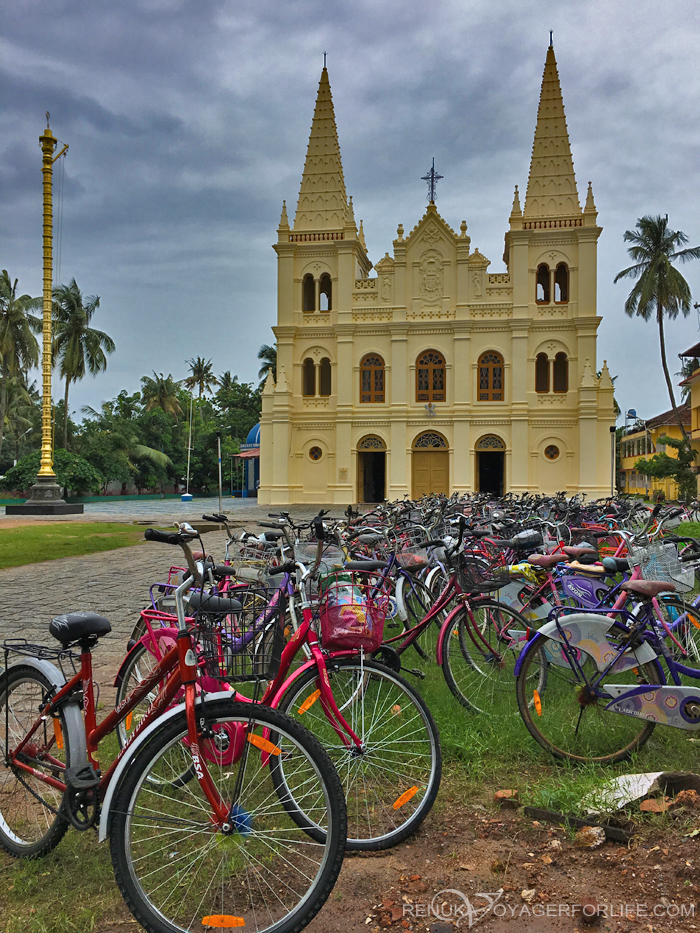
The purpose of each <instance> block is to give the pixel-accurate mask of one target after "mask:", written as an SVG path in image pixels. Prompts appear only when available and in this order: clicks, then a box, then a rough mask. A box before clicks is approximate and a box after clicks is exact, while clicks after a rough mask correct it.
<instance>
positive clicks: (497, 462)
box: [476, 450, 506, 496]
mask: <svg viewBox="0 0 700 933" xmlns="http://www.w3.org/2000/svg"><path fill="white" fill-rule="evenodd" d="M476 456H477V458H478V466H477V470H478V472H479V492H487V493H489V494H490V495H492V496H502V495H503V472H504V471H503V468H504V466H505V459H506V457H505V453H504V452H503V451H502V450H480V451H478V452H477V455H476Z"/></svg>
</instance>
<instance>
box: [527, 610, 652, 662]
mask: <svg viewBox="0 0 700 933" xmlns="http://www.w3.org/2000/svg"><path fill="white" fill-rule="evenodd" d="M613 624H614V620H613V619H611V618H609V617H608V616H602V615H601V616H598V615H590V614H588V613H583V612H581V613H573V614H572V615H569V616H564V617H563V618H562V619H560V620H559V626H560V627H561V629H562V630H563V631H564V632H565V633H566V638H567V639H568V641H569V644H570V645H571V646H572V647H573V648H578V649H579V651H584V652H585V653H586V654H588V655H590V656H591V657H592V658H593V660H594V661H595V663H596V666H597V667H598V670H599V671H604V670H605V668H606V667H607V666H608V664H610V662H611V661H612V660H613V658H614V657H615V652H614V651H613V650H612V649H611V647H610V644H609V642H608V640H607V638H606V635H607V633H608V631H609V630H610V629H611V628H612V626H613ZM539 632H540V634H542V635H544V636H545V637H547V638H551V639H552V641H556V642H560V643H564V642H565V639H564V637H563V635H562V633H561V631H560V630H559V628H557V623H556V622H546V623H545V624H544V625H543V626H542V628H541V629H540V630H539ZM655 660H656V652H655V651H654V649H653V648H652V647H651V645H650V644H649V643H648V642H646V641H643V642H642V643H641V644H640V645H639V646H638V647H637V648H635V649H634V651H626V652H625V654H624V655H622V657H621V658H620V659H619V660H618V661H617V663H616V664H615V666H614V668H613V670H614V671H623V670H627V669H628V668H630V667H636V666H637V665H638V664H646V663H648V662H649V661H655Z"/></svg>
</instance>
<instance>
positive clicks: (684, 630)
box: [658, 594, 700, 686]
mask: <svg viewBox="0 0 700 933" xmlns="http://www.w3.org/2000/svg"><path fill="white" fill-rule="evenodd" d="M658 602H659V606H660V607H661V609H662V610H663V612H664V614H665V615H666V622H667V623H668V624H669V626H670V628H671V631H672V632H673V634H674V637H675V638H676V639H677V640H678V641H679V642H680V645H681V647H680V648H679V647H678V645H676V643H675V642H674V641H672V640H671V639H668V638H667V641H666V644H667V645H668V649H669V651H670V652H671V657H672V658H673V659H674V660H675V661H677V662H678V663H679V664H683V665H685V666H686V667H691V668H694V669H696V670H700V609H698V608H697V607H695V606H693V605H692V603H687V602H685V600H684V599H683V597H682V596H671V595H667V594H664V595H662V596H661V597H660V598H659V601H658ZM682 617H683V618H684V619H685V621H684V622H682V623H680V624H679V623H678V620H679V619H680V618H682ZM684 652H685V653H684ZM681 683H682V684H687V685H688V686H691V685H695V684H697V680H696V679H694V678H691V677H689V676H688V675H685V674H681Z"/></svg>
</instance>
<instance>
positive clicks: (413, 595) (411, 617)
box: [396, 576, 443, 661]
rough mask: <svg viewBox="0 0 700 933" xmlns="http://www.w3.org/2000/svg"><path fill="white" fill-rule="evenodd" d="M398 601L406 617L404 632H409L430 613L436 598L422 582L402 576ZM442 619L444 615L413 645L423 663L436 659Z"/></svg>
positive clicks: (436, 618) (434, 621)
mask: <svg viewBox="0 0 700 933" xmlns="http://www.w3.org/2000/svg"><path fill="white" fill-rule="evenodd" d="M396 600H397V603H398V605H399V607H400V611H401V609H402V610H403V612H404V613H405V615H406V618H405V619H403V620H402V621H403V628H404V632H409V631H410V630H411V629H412V628H415V626H416V625H418V624H419V623H420V622H422V621H423V619H424V618H425V617H426V615H427V614H428V613H429V612H430V610H431V609H432V607H433V603H434V602H435V596H434V594H433V593H432V592H431V590H430V588H429V587H428V586H427V585H426V584H425V583H424V582H423V581H422V580H417V579H415V578H414V577H411V578H407V577H404V576H401V577H400V578H399V580H398V581H397V585H396ZM442 619H443V615H442V613H439V614H438V615H436V616H435V619H434V620H433V621H431V623H430V625H428V626H427V627H426V629H425V630H424V631H423V632H421V633H420V635H419V636H418V638H416V640H415V641H414V642H413V643H412V645H411V647H413V648H414V649H415V650H416V651H417V652H418V655H419V656H420V657H421V658H422V660H423V661H428V660H430V658H431V656H432V657H435V649H436V647H437V640H438V635H439V634H440V624H441V621H442Z"/></svg>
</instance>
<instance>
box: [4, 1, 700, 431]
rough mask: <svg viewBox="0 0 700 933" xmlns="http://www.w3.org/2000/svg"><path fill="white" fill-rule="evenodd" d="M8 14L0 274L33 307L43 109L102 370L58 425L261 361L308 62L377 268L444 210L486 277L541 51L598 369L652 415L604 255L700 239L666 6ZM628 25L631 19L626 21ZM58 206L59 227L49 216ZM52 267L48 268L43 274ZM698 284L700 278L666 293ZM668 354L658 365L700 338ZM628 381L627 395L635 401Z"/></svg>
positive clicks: (689, 48)
mask: <svg viewBox="0 0 700 933" xmlns="http://www.w3.org/2000/svg"><path fill="white" fill-rule="evenodd" d="M673 9H674V15H673V17H669V16H668V15H667V14H666V13H665V12H664V10H663V9H662V8H661V7H659V6H658V4H655V3H652V2H649V0H640V2H637V3H635V4H633V5H632V4H629V3H628V2H621V0H618V2H616V0H612V2H603V0H564V2H562V0H559V2H549V0H517V2H516V0H512V2H511V0H500V2H499V0H491V2H488V0H473V2H470V3H469V4H464V3H463V2H459V0H454V2H449V0H438V2H437V3H433V4H431V5H430V6H429V7H426V5H425V4H424V3H421V2H418V0H401V2H399V0H372V2H369V0H347V2H335V3H331V4H329V3H328V2H327V0H268V2H265V0H239V2H229V0H196V2H195V0H192V2H178V0H123V2H121V3H119V4H115V3H114V2H113V0H110V2H97V0H85V2H67V0H66V2H52V3H51V4H48V5H47V4H46V3H45V0H23V2H17V0H13V2H10V0H0V13H2V17H3V32H2V36H0V62H1V63H2V71H0V90H1V93H2V100H3V108H2V110H0V210H1V211H2V215H1V216H2V218H3V222H2V227H1V228H0V266H2V267H7V268H8V269H10V271H11V274H12V275H13V276H14V275H16V276H19V278H20V283H21V286H22V289H23V290H26V291H31V292H32V293H38V291H39V290H40V287H41V266H40V263H41V252H40V250H41V243H40V239H39V233H40V229H41V226H40V225H41V215H40V212H41V198H40V183H41V175H40V153H39V149H38V136H39V134H40V133H41V130H42V128H43V126H44V122H43V119H44V118H43V115H44V111H45V110H47V109H48V110H50V111H51V114H52V116H51V125H52V129H53V131H54V132H55V134H56V135H57V136H58V137H59V138H61V139H62V140H66V141H67V142H68V143H69V144H70V150H69V153H68V156H67V158H66V160H65V163H64V164H63V165H57V174H56V192H57V195H58V192H59V181H60V172H64V173H65V175H64V178H63V189H62V190H63V228H62V229H63V236H62V241H61V244H60V269H59V270H57V271H58V272H59V273H60V278H61V279H62V280H64V281H65V280H67V279H69V278H71V277H73V276H75V278H76V279H77V281H78V283H79V285H80V286H81V288H82V289H83V290H84V291H85V292H86V293H88V294H90V293H98V294H100V296H101V299H102V303H101V308H100V312H99V315H100V319H99V325H98V326H101V327H103V328H104V329H105V330H107V331H108V332H109V333H110V334H111V335H112V336H113V337H114V338H115V340H116V342H117V346H118V350H117V353H115V354H114V356H113V357H112V358H111V359H110V364H109V368H108V371H107V373H106V374H104V375H102V376H100V377H99V379H98V380H94V381H93V380H84V381H83V383H81V384H80V385H79V386H77V387H76V388H75V391H74V399H75V405H76V407H79V406H80V405H82V404H85V403H86V402H88V403H90V404H97V403H99V401H100V399H101V398H103V397H107V396H109V395H113V394H115V393H116V392H117V391H119V390H120V389H121V388H123V387H126V388H128V389H129V390H130V391H131V390H133V389H135V388H136V387H137V383H138V378H139V376H140V375H142V374H143V373H146V372H149V371H150V370H152V369H157V370H158V371H161V370H163V371H166V372H168V371H170V372H173V374H174V375H175V376H176V377H178V378H179V377H181V376H182V375H183V374H184V370H185V364H184V361H185V360H186V359H187V358H188V357H191V356H193V355H205V356H212V357H213V358H214V364H215V367H216V369H217V371H219V372H221V371H222V370H224V369H231V370H233V371H234V372H237V373H239V374H240V376H241V377H242V378H244V379H250V380H252V379H254V378H255V374H256V372H257V361H256V359H255V356H256V352H257V349H258V347H259V345H260V344H261V343H263V342H270V340H271V337H272V335H271V333H270V331H269V327H270V325H271V324H272V323H274V315H275V301H276V281H275V276H276V268H275V256H274V253H273V251H272V249H271V248H270V245H271V243H272V242H274V240H275V231H276V227H277V223H278V221H279V216H280V209H281V203H282V199H283V198H286V200H287V206H288V209H289V213H290V217H291V218H292V219H293V216H294V209H295V205H296V198H297V194H298V190H299V182H300V179H301V173H302V168H303V164H304V157H305V152H306V144H307V140H308V132H309V127H310V124H311V118H312V114H313V106H314V100H315V95H316V88H317V84H318V78H319V74H320V70H321V65H322V53H323V52H324V51H327V52H328V54H329V59H328V64H329V72H330V78H331V85H332V89H333V97H334V103H335V111H336V117H337V122H338V130H339V137H340V145H341V152H342V157H343V166H344V170H345V177H346V184H347V188H348V192H349V193H350V194H352V195H353V197H354V203H355V211H356V216H357V218H358V219H359V218H360V217H361V218H363V220H364V229H365V235H366V237H367V242H368V246H369V250H370V257H371V258H372V259H373V260H374V261H377V260H378V259H379V258H380V257H381V256H382V255H383V254H384V252H385V251H387V250H390V249H391V240H392V239H393V237H394V236H395V232H396V226H397V224H398V223H399V222H401V223H403V224H404V226H405V227H406V229H407V230H410V229H411V228H412V227H413V226H414V224H415V223H416V222H417V221H418V220H419V218H420V216H421V215H422V213H423V212H424V210H425V204H426V201H425V193H426V192H425V187H424V185H423V183H422V182H421V181H420V176H421V175H423V174H425V172H426V170H427V169H428V168H429V166H430V162H431V159H432V158H433V156H434V157H435V160H436V167H437V168H438V169H439V171H440V173H441V174H443V175H444V176H445V178H444V180H443V181H442V182H441V183H440V186H439V189H438V194H439V200H438V209H439V210H440V212H441V213H442V214H443V216H444V217H445V219H446V220H447V222H448V223H450V224H451V225H452V226H453V228H457V227H458V226H459V223H460V221H461V220H462V219H466V220H467V222H468V224H469V233H470V235H471V236H472V243H473V245H475V246H479V248H480V249H481V251H482V252H483V253H484V254H485V255H487V256H488V257H489V258H490V259H491V270H492V271H498V270H499V269H501V268H502V265H501V260H500V257H501V254H502V249H503V234H504V232H505V229H506V227H507V222H508V215H509V213H510V207H511V202H512V196H513V187H514V185H515V184H518V185H519V186H520V192H521V198H524V195H525V188H526V184H527V173H528V167H529V160H530V152H531V148H532V137H533V132H534V127H535V120H536V114H537V105H538V99H539V88H540V81H541V75H542V68H543V64H544V57H545V52H546V46H547V40H548V30H549V29H550V28H554V30H555V48H556V51H557V58H558V62H559V71H560V76H561V80H562V86H563V92H564V102H565V106H566V112H567V120H568V125H569V132H570V136H571V141H572V148H573V155H574V164H575V167H576V172H577V180H578V185H579V195H580V197H581V199H582V200H583V199H584V198H585V193H586V186H587V181H588V179H589V178H590V179H591V180H592V181H593V187H594V193H595V197H596V203H597V206H598V209H599V212H600V222H601V223H602V225H603V226H604V227H605V230H604V233H603V236H602V238H601V240H600V252H599V311H600V313H602V314H603V317H604V322H603V325H602V327H601V331H600V342H599V349H600V357H601V359H602V358H603V357H605V356H607V357H608V359H609V363H610V366H611V369H612V371H613V372H617V373H619V376H620V378H619V380H618V387H619V390H618V395H619V396H620V403H621V404H622V405H623V407H628V406H633V407H636V408H637V409H638V410H640V411H641V412H643V413H644V414H651V413H653V412H654V411H657V410H661V409H665V408H666V407H668V405H667V403H666V401H665V400H664V398H665V396H664V395H663V391H664V390H663V383H662V380H661V378H660V375H659V372H658V369H659V368H658V361H657V350H656V346H655V335H654V333H653V329H652V328H646V327H645V326H644V325H642V324H640V323H638V322H635V321H628V320H627V319H625V317H624V314H623V312H622V304H623V302H624V297H625V294H626V287H625V286H621V285H618V286H613V285H612V278H613V276H614V274H615V273H616V272H617V271H618V270H619V269H620V268H622V267H623V266H624V265H625V264H626V253H625V249H624V244H623V242H622V233H623V232H624V230H625V229H626V228H628V227H631V226H633V225H634V223H635V221H636V219H637V217H639V216H641V215H642V214H645V213H666V212H668V213H669V215H670V220H671V223H672V224H673V225H674V226H676V227H678V228H681V229H684V230H685V231H686V232H687V233H688V234H689V236H690V237H691V239H692V241H693V243H695V242H700V229H698V224H697V217H698V207H699V206H700V205H699V204H698V200H699V198H698V194H697V185H696V184H695V181H694V178H695V177H696V174H697V165H698V154H699V149H700V134H699V132H698V129H697V120H696V113H697V109H698V103H699V102H700V80H699V77H698V72H697V67H696V64H695V61H696V52H695V49H696V46H697V39H698V31H699V28H698V25H699V24H698V12H697V7H696V4H695V3H694V2H692V0H680V2H678V3H676V4H675V5H674V8H673ZM633 14H634V15H633ZM58 208H59V205H58V202H57V216H58ZM58 258H59V250H58V244H57V263H58ZM698 265H700V264H698ZM684 271H685V272H686V274H687V275H688V278H689V280H690V281H691V284H693V285H699V283H700V275H699V274H698V272H697V271H694V270H692V268H691V267H686V268H685V269H684ZM696 324H697V322H696V321H695V319H694V317H693V318H691V319H689V320H688V321H686V322H679V323H678V324H677V325H673V326H672V328H670V329H669V352H670V353H671V354H673V353H675V352H677V351H678V350H680V349H684V348H685V346H686V345H689V344H690V343H693V342H695V340H696V339H697V327H696ZM640 366H642V367H644V369H645V378H644V379H643V380H640V379H639V376H638V373H639V370H640Z"/></svg>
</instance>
